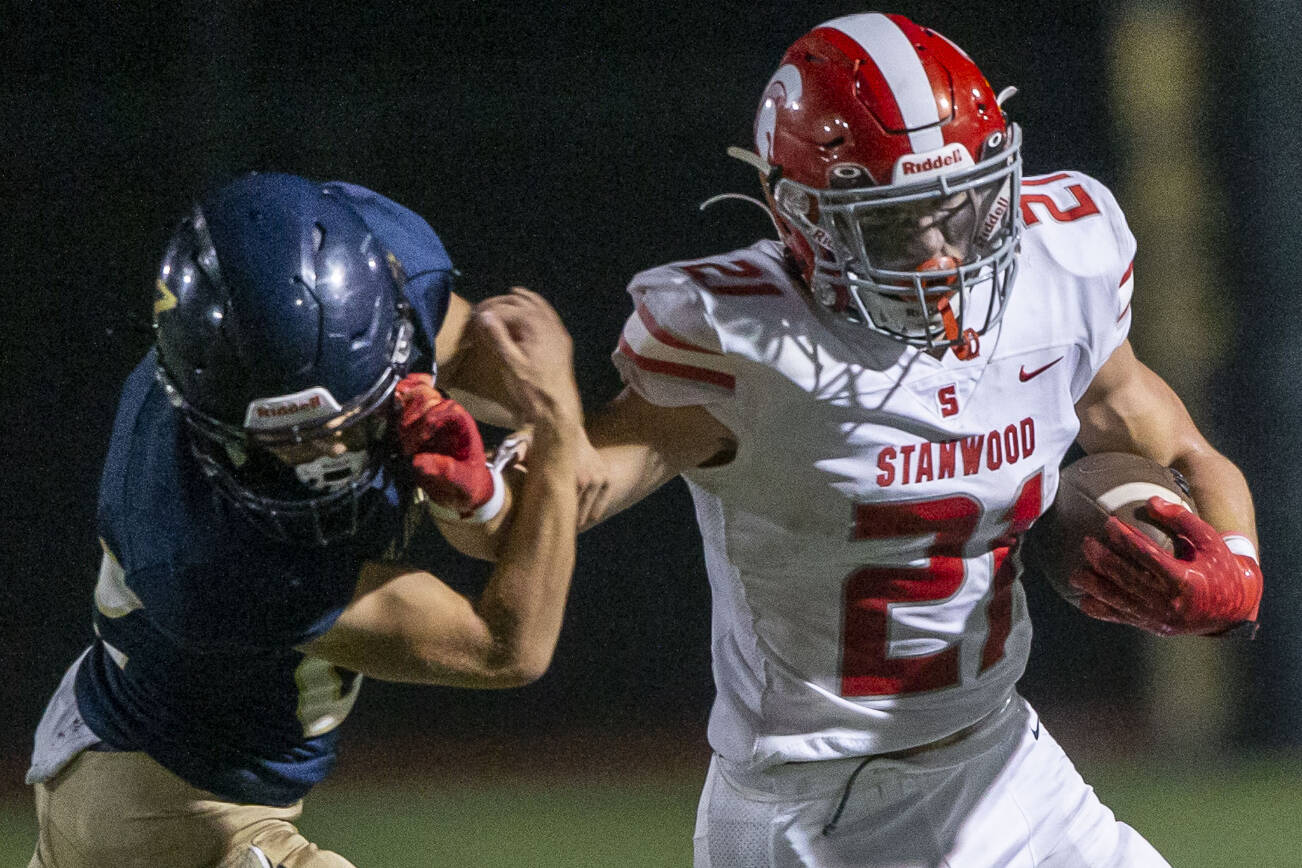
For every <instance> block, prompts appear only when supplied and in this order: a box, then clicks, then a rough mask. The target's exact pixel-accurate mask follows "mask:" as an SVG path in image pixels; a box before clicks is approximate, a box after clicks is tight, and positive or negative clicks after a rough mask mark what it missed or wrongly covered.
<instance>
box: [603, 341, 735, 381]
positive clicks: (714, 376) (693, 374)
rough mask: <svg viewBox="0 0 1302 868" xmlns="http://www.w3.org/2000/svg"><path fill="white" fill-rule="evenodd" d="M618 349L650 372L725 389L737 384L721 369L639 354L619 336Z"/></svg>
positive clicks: (732, 377) (635, 363)
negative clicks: (667, 360) (699, 366)
mask: <svg viewBox="0 0 1302 868" xmlns="http://www.w3.org/2000/svg"><path fill="white" fill-rule="evenodd" d="M619 351H620V352H621V353H623V354H624V355H625V356H627V357H628V359H629V361H631V362H632V363H633V364H634V365H637V366H638V367H639V368H641V369H642V370H644V371H647V372H648V373H652V374H666V375H668V376H670V377H678V378H680V379H683V380H696V381H697V382H700V383H709V384H710V385H713V386H722V387H723V388H725V389H728V390H730V391H731V390H732V389H733V388H735V387H736V385H737V379H736V377H734V376H732V374H725V373H722V372H721V371H712V370H710V369H709V368H698V367H696V366H695V365H682V364H679V363H678V362H666V361H664V360H663V359H651V358H647V357H646V356H639V355H638V354H637V353H635V352H634V351H633V348H632V347H630V346H629V345H628V341H626V340H624V338H623V337H622V336H621V337H620V339H619Z"/></svg>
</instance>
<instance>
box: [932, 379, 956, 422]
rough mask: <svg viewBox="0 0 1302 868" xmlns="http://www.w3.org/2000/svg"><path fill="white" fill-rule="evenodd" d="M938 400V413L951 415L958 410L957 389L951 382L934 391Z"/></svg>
mask: <svg viewBox="0 0 1302 868" xmlns="http://www.w3.org/2000/svg"><path fill="white" fill-rule="evenodd" d="M936 400H937V401H939V402H940V415H942V416H953V415H954V414H956V413H957V412H958V389H956V388H955V387H954V385H953V384H952V383H951V384H950V385H948V386H946V387H945V388H943V389H941V390H940V391H938V392H937V393H936Z"/></svg>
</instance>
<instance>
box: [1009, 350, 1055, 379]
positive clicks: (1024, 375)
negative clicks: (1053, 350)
mask: <svg viewBox="0 0 1302 868" xmlns="http://www.w3.org/2000/svg"><path fill="white" fill-rule="evenodd" d="M1063 358H1064V357H1063V356H1058V358H1056V359H1054V360H1053V361H1052V362H1049V364H1047V365H1041V366H1040V367H1038V368H1036V369H1035V370H1034V371H1028V370H1026V365H1022V369H1021V370H1020V371H1018V372H1017V379H1019V380H1021V381H1022V382H1023V383H1025V382H1026V381H1027V380H1030V379H1033V378H1035V377H1038V376H1040V375H1041V374H1043V373H1044V372H1045V371H1047V370H1049V369H1050V368H1052V367H1053V366H1054V365H1056V364H1058V363H1059V362H1061V361H1062V360H1063Z"/></svg>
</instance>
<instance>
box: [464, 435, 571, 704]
mask: <svg viewBox="0 0 1302 868" xmlns="http://www.w3.org/2000/svg"><path fill="white" fill-rule="evenodd" d="M576 435H577V436H582V434H581V432H579V431H577V428H576V430H575V431H574V432H573V433H571V434H569V435H568V436H567V434H566V432H565V430H564V429H563V428H561V429H557V428H551V427H540V428H539V430H538V431H537V432H535V435H534V443H533V446H532V449H531V460H530V465H529V472H528V473H527V474H526V475H525V477H524V480H523V483H522V485H521V487H520V490H519V492H518V499H517V500H516V502H515V511H514V515H513V516H512V520H511V523H510V525H509V527H508V528H507V530H506V538H505V540H504V542H503V544H502V546H501V549H500V551H499V552H498V559H497V565H496V567H495V568H494V570H493V573H492V576H491V577H490V578H489V581H488V584H487V586H486V587H485V588H484V592H483V594H482V595H481V596H480V598H479V600H478V601H477V602H476V603H475V611H476V612H477V613H478V614H479V616H480V617H481V618H482V619H483V620H484V623H485V624H486V625H487V627H488V630H489V632H490V634H491V635H492V650H491V656H493V657H495V658H496V659H493V660H491V661H490V665H491V666H492V667H493V668H497V667H505V668H509V669H511V670H514V671H519V672H521V673H523V674H524V675H531V676H532V678H536V677H538V676H539V675H541V674H542V673H543V672H544V671H545V670H546V668H547V666H548V665H549V664H550V662H551V657H552V652H553V650H554V649H555V647H556V640H557V637H558V636H559V634H560V627H561V620H562V616H563V613H564V610H565V598H566V595H567V593H568V590H569V584H570V577H571V574H572V573H573V570H574V535H575V524H576V521H577V518H576V513H577V501H578V498H577V494H576V486H575V444H574V441H573V437H574V436H576ZM532 678H530V679H528V680H532Z"/></svg>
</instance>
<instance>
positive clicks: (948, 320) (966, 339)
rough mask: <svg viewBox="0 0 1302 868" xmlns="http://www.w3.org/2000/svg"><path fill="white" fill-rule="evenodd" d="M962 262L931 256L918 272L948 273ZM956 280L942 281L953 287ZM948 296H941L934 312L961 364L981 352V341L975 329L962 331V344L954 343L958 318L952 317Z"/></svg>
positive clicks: (944, 256) (952, 277)
mask: <svg viewBox="0 0 1302 868" xmlns="http://www.w3.org/2000/svg"><path fill="white" fill-rule="evenodd" d="M962 264H963V263H962V261H961V260H959V259H957V258H956V257H953V256H946V255H941V256H933V257H932V258H931V259H928V260H927V261H926V262H924V263H922V264H921V265H919V266H918V271H941V270H944V271H950V270H953V269H957V268H958V267H959V266H960V265H962ZM956 280H958V278H957V276H953V275H952V276H950V277H948V278H946V279H945V280H944V281H943V284H944V285H945V286H953V285H954V282H955V281H956ZM951 297H952V293H951V294H950V295H945V296H942V297H941V299H940V301H938V302H936V310H937V312H939V313H940V322H941V325H942V327H943V328H944V329H945V340H947V341H949V342H950V346H951V347H953V349H954V357H955V358H957V359H958V360H959V361H961V362H966V361H968V360H969V359H975V358H976V357H977V356H978V355H979V354H980V352H981V340H980V338H978V337H977V333H976V329H971V328H968V329H963V332H962V341H963V342H962V343H956V341H958V340H959V337H960V335H959V325H958V317H956V316H955V315H954V308H953V307H952V306H951V305H950V303H949V300H950V298H951Z"/></svg>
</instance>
